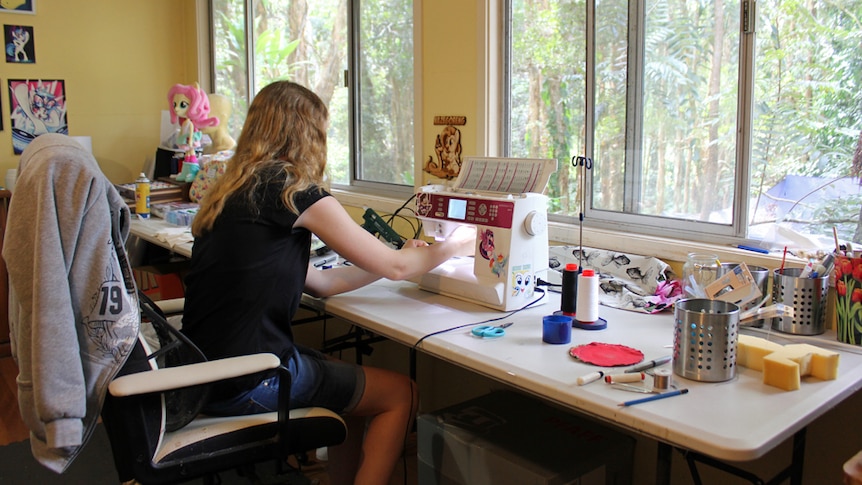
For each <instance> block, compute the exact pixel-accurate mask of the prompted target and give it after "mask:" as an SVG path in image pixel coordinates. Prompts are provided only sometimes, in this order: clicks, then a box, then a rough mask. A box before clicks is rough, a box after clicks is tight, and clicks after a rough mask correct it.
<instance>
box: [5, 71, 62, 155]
mask: <svg viewBox="0 0 862 485" xmlns="http://www.w3.org/2000/svg"><path fill="white" fill-rule="evenodd" d="M9 113H10V115H9V118H10V119H11V121H12V148H13V150H14V152H15V154H16V155H20V154H21V152H23V151H24V149H25V148H27V145H29V144H30V142H31V141H33V139H34V138H36V137H37V136H39V135H44V134H45V133H62V134H64V135H68V134H69V125H68V124H67V123H66V82H65V81H62V80H45V79H37V80H31V79H10V80H9Z"/></svg>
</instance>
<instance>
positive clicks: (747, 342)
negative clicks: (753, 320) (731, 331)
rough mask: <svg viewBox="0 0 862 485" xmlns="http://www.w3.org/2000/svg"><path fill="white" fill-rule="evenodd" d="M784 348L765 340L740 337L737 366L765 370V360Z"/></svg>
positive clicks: (737, 348)
mask: <svg viewBox="0 0 862 485" xmlns="http://www.w3.org/2000/svg"><path fill="white" fill-rule="evenodd" d="M783 348H784V346H783V345H781V344H777V343H775V342H770V341H769V340H766V339H764V338H760V337H752V336H751V335H741V334H740V335H739V339H738V343H737V347H736V364H737V365H741V366H742V367H748V368H749V369H751V370H756V371H762V370H763V358H764V357H765V356H767V355H769V354H771V353H773V352H775V351H778V350H781V349H783Z"/></svg>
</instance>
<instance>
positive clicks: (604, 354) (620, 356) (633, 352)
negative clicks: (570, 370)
mask: <svg viewBox="0 0 862 485" xmlns="http://www.w3.org/2000/svg"><path fill="white" fill-rule="evenodd" d="M569 355H571V356H572V357H574V358H576V359H578V360H581V361H583V362H586V363H587V364H593V365H598V366H601V367H617V366H621V365H632V364H637V363H638V362H640V361H642V360H643V359H644V354H643V352H641V351H640V350H638V349H633V348H631V347H626V346H625V345H619V344H605V343H601V342H591V343H588V344H584V345H578V346H577V347H572V348H570V349H569Z"/></svg>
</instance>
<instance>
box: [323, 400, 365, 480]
mask: <svg viewBox="0 0 862 485" xmlns="http://www.w3.org/2000/svg"><path fill="white" fill-rule="evenodd" d="M366 421H367V418H365V417H363V416H344V422H345V423H346V424H347V440H345V441H344V443H342V444H340V445H338V446H330V447H329V450H328V451H329V453H328V454H329V459H328V460H327V461H328V465H327V467H326V468H327V472H328V473H329V483H330V484H331V485H341V484H345V485H346V484H352V483H353V479H354V477H355V476H356V469H357V468H359V456H360V453H361V452H362V441H363V438H364V437H365V425H366Z"/></svg>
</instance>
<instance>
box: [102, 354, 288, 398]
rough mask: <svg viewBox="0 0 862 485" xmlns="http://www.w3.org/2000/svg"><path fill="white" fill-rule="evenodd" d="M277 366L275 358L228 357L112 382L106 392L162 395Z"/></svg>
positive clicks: (120, 395)
mask: <svg viewBox="0 0 862 485" xmlns="http://www.w3.org/2000/svg"><path fill="white" fill-rule="evenodd" d="M280 365H281V361H280V360H279V358H278V357H277V356H276V355H275V354H268V353H264V354H253V355H243V356H240V357H229V358H226V359H219V360H212V361H208V362H200V363H197V364H188V365H183V366H179V367H169V368H166V369H154V370H151V371H146V372H138V373H135V374H128V375H125V376H122V377H118V378H116V379H114V380H113V381H111V383H110V384H109V385H108V392H110V393H111V395H112V396H116V397H126V396H134V395H137V394H148V393H152V392H163V391H169V390H171V389H180V388H183V387H191V386H196V385H199V384H207V383H210V382H217V381H221V380H224V379H232V378H234V377H240V376H244V375H249V374H254V373H257V372H262V371H265V370H270V369H276V368H278V367H279V366H280Z"/></svg>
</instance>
